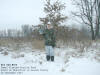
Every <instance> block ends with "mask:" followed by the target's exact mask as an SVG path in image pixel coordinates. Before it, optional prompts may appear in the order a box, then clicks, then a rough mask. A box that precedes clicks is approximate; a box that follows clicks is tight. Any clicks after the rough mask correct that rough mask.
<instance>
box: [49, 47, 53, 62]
mask: <svg viewBox="0 0 100 75" xmlns="http://www.w3.org/2000/svg"><path fill="white" fill-rule="evenodd" d="M50 57H51V61H54V48H53V47H52V46H50Z"/></svg>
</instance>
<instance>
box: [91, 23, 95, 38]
mask: <svg viewBox="0 0 100 75" xmlns="http://www.w3.org/2000/svg"><path fill="white" fill-rule="evenodd" d="M91 36H92V40H95V35H94V30H93V25H91Z"/></svg>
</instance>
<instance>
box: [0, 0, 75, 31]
mask: <svg viewBox="0 0 100 75" xmlns="http://www.w3.org/2000/svg"><path fill="white" fill-rule="evenodd" d="M61 1H62V2H65V3H66V10H65V12H64V13H65V14H66V15H67V16H70V11H72V10H74V9H73V6H72V5H71V2H70V0H61ZM43 3H44V0H0V30H1V29H7V28H11V29H12V28H20V27H21V25H22V24H30V25H32V24H38V23H39V17H43V16H45V14H44V12H43ZM69 19H70V17H69ZM69 22H70V21H69Z"/></svg>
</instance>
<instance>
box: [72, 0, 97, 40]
mask: <svg viewBox="0 0 100 75" xmlns="http://www.w3.org/2000/svg"><path fill="white" fill-rule="evenodd" d="M72 1H74V2H75V5H76V6H77V7H78V8H79V11H78V12H73V14H74V15H75V16H77V17H79V18H80V19H81V21H82V23H84V24H86V25H88V26H89V27H90V31H91V37H92V40H95V38H96V35H95V31H96V23H97V18H96V14H97V13H96V11H95V10H96V9H95V5H96V2H95V0H72ZM97 32H98V31H97Z"/></svg>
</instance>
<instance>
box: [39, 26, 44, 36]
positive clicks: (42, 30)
mask: <svg viewBox="0 0 100 75" xmlns="http://www.w3.org/2000/svg"><path fill="white" fill-rule="evenodd" d="M39 33H40V34H41V35H45V29H44V28H43V27H40V28H39Z"/></svg>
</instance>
